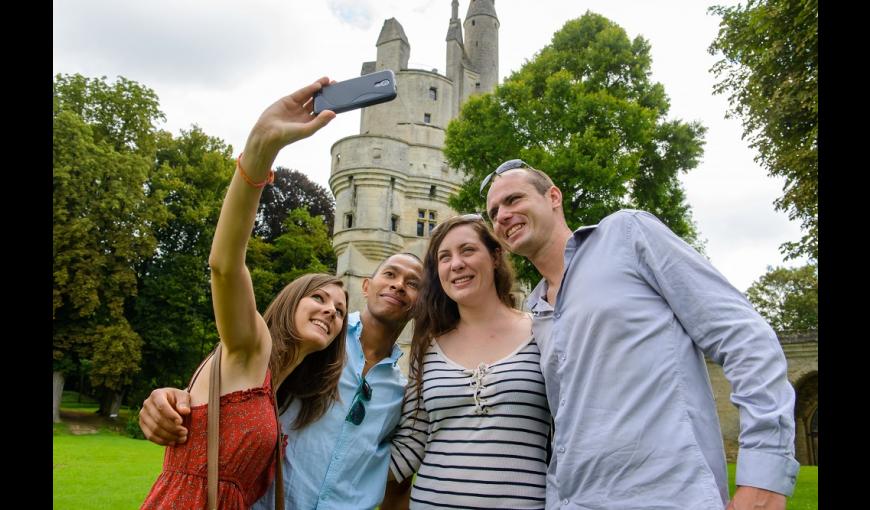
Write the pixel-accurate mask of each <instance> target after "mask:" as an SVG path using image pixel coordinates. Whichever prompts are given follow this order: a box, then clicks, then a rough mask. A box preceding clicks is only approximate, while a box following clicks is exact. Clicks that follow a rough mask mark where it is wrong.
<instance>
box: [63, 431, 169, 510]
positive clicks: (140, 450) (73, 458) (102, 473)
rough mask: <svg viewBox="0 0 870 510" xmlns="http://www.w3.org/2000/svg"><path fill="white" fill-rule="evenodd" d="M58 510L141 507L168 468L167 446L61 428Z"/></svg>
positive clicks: (107, 434) (106, 433) (115, 434)
mask: <svg viewBox="0 0 870 510" xmlns="http://www.w3.org/2000/svg"><path fill="white" fill-rule="evenodd" d="M52 453H53V458H54V462H53V464H54V468H53V469H52V479H53V484H54V485H53V487H54V495H53V500H54V505H53V508H54V509H55V510H62V509H69V510H74V509H90V508H93V509H102V508H106V509H125V508H129V509H135V508H139V506H140V505H141V504H142V501H143V500H144V499H145V496H146V495H147V494H148V491H149V490H150V489H151V485H152V484H153V483H154V480H156V479H157V475H158V474H159V473H160V469H161V467H162V465H163V447H162V446H157V445H156V444H153V443H150V442H148V441H142V440H138V439H131V438H129V437H125V436H122V435H119V434H118V433H116V432H112V431H109V430H103V431H100V432H98V433H96V434H86V435H78V436H74V435H71V434H69V433H68V430H67V429H66V427H65V426H64V425H63V424H59V425H55V435H54V440H53V445H52Z"/></svg>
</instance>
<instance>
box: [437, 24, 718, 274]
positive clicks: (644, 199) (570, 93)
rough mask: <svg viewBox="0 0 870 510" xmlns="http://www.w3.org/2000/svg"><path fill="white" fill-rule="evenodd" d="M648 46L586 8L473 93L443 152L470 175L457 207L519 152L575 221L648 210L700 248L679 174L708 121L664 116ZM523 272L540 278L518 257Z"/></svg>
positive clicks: (467, 203)
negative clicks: (499, 78)
mask: <svg viewBox="0 0 870 510" xmlns="http://www.w3.org/2000/svg"><path fill="white" fill-rule="evenodd" d="M650 63H651V58H650V46H649V43H648V42H647V41H646V40H645V39H644V38H642V37H636V38H635V39H634V40H630V39H629V38H628V36H627V35H626V33H625V30H623V29H622V28H621V27H619V26H618V25H616V24H615V23H613V22H612V21H610V20H608V19H607V18H604V17H603V16H601V15H598V14H595V13H592V12H588V11H587V12H586V14H584V15H583V16H582V17H580V18H578V19H574V20H571V21H568V22H567V23H565V25H564V26H563V27H562V29H561V30H559V31H558V32H556V33H555V34H554V35H553V39H552V41H551V42H550V44H548V45H547V46H545V47H544V48H543V49H542V50H541V51H540V52H538V54H536V55H535V56H534V58H533V59H532V60H530V61H527V62H526V63H525V64H524V65H523V66H522V67H521V68H520V69H519V70H518V71H516V72H514V73H513V74H512V75H511V76H510V77H509V78H508V79H506V80H505V82H504V83H503V84H502V85H501V86H498V87H496V89H495V91H494V92H493V93H490V94H483V95H480V96H475V97H472V98H471V99H469V100H468V101H467V102H466V103H465V105H464V106H463V108H462V110H461V112H460V115H459V117H457V118H456V119H454V120H453V121H452V122H451V123H450V124H449V126H448V128H447V136H446V140H445V147H444V153H445V155H446V156H447V160H448V162H449V163H450V165H451V166H452V167H454V168H459V169H461V170H462V171H464V172H465V173H466V175H467V176H468V179H467V180H466V182H465V184H464V185H463V187H462V189H461V190H460V192H459V193H458V195H457V196H455V197H454V198H453V199H452V200H451V202H450V204H451V206H452V207H453V208H454V209H456V210H458V211H462V212H465V211H482V210H484V208H485V200H484V198H481V197H480V196H479V193H478V188H479V186H480V182H481V180H482V179H483V177H484V176H485V175H486V174H488V173H489V172H491V171H492V170H494V169H495V168H496V166H498V164H499V163H501V162H502V161H505V160H507V159H512V158H521V159H523V160H524V161H526V162H527V163H528V164H530V165H532V166H534V167H535V168H539V169H541V170H544V171H545V172H547V174H548V175H550V177H551V178H552V179H553V182H554V183H555V184H556V185H557V186H558V187H559V188H560V189H561V190H562V192H563V196H564V209H565V216H566V218H567V220H568V224H569V226H572V227H575V228H576V227H579V226H581V225H586V224H593V223H597V222H598V221H599V220H601V219H602V218H603V217H605V216H606V215H608V214H610V213H613V212H615V211H617V210H619V209H622V208H637V209H644V210H647V211H650V212H652V213H653V214H655V215H656V216H658V217H659V218H660V219H661V220H662V221H663V222H664V223H665V224H667V225H668V226H669V227H670V228H671V229H672V230H673V231H674V232H676V233H677V235H680V236H681V237H683V238H684V239H686V240H687V241H688V242H689V243H691V244H693V245H694V246H695V247H696V248H698V249H700V250H703V242H702V241H701V240H700V239H699V235H698V232H697V229H696V227H695V224H694V222H693V221H692V219H691V212H690V207H689V206H688V205H687V204H686V202H685V192H684V190H683V188H682V185H681V183H680V181H679V179H678V177H679V174H680V173H681V172H686V171H688V170H690V169H692V168H694V167H696V166H697V164H698V162H699V160H700V158H701V155H702V154H703V144H704V141H703V135H704V133H705V128H704V127H703V126H701V125H700V124H699V123H698V122H690V123H686V122H683V121H680V120H672V119H667V118H666V115H667V113H668V109H669V103H668V98H667V96H666V94H665V91H664V88H663V87H662V85H661V84H659V83H654V82H652V81H651V80H650V72H651V71H650ZM514 261H515V264H516V265H517V266H518V273H519V275H520V277H521V279H523V280H525V281H528V282H533V281H535V280H537V279H538V278H539V276H538V275H537V272H536V271H535V270H534V268H533V267H532V266H531V264H529V263H528V262H526V261H524V260H522V259H519V258H515V259H514Z"/></svg>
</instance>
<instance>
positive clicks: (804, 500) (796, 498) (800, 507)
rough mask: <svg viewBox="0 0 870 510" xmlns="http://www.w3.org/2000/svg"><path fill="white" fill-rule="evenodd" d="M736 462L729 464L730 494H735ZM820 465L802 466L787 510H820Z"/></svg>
mask: <svg viewBox="0 0 870 510" xmlns="http://www.w3.org/2000/svg"><path fill="white" fill-rule="evenodd" d="M734 469H735V465H734V464H728V481H729V484H728V485H729V494H732V495H733V494H734ZM818 508H819V467H818V466H801V469H800V471H798V479H797V484H796V485H795V489H794V494H792V496H791V497H790V498H788V503H787V504H786V510H818Z"/></svg>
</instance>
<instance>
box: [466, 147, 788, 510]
mask: <svg viewBox="0 0 870 510" xmlns="http://www.w3.org/2000/svg"><path fill="white" fill-rule="evenodd" d="M491 179H492V180H493V183H492V186H491V188H490V189H489V192H488V194H487V212H488V214H489V217H490V218H491V219H492V222H493V228H494V230H495V233H496V236H497V237H498V238H499V239H500V240H502V241H503V242H504V243H505V244H506V245H507V247H508V249H510V250H511V251H512V252H514V253H517V254H519V255H522V256H524V257H526V258H528V259H529V260H530V261H531V262H532V263H533V264H534V265H535V267H536V268H537V269H538V271H539V272H540V273H541V275H543V279H542V280H541V282H540V283H539V284H538V285H537V287H536V288H535V289H534V290H533V291H532V293H531V294H530V296H529V298H528V307H529V310H530V311H531V312H532V314H533V317H534V322H533V331H534V333H535V338H536V340H537V341H538V344H539V345H540V348H541V369H542V372H543V374H544V380H545V382H546V391H547V399H548V402H549V405H550V410H551V412H552V413H553V419H554V423H555V436H554V439H553V457H552V460H551V462H550V465H549V469H548V473H547V508H548V509H553V508H557V507H558V508H582V509H586V510H591V509H602V510H603V509H607V510H628V509H638V508H656V509H674V510H676V509H681V510H685V509H692V510H705V509H710V510H713V509H716V510H721V509H722V508H726V506H727V508H728V509H729V510H742V509H749V508H752V509H762V508H763V509H776V510H784V508H785V502H786V496H790V495H791V493H792V491H793V490H794V484H795V478H796V475H797V470H798V463H797V461H795V459H794V418H793V416H794V390H793V389H792V388H791V385H790V384H789V382H788V379H787V377H786V361H785V356H784V354H783V352H782V348H781V346H780V345H779V342H778V340H777V338H776V336H775V334H774V332H773V330H772V329H771V328H770V326H769V325H768V324H767V323H766V322H765V321H764V320H763V319H762V318H761V316H759V315H758V313H756V312H755V310H754V309H753V308H752V306H751V305H750V304H749V302H748V301H747V300H746V298H745V297H744V296H743V294H741V293H740V292H739V291H738V290H737V289H735V288H734V287H733V286H731V285H730V284H729V283H728V281H727V280H726V279H725V278H724V277H723V276H722V275H721V274H720V273H719V272H717V271H716V270H715V269H714V268H713V267H712V266H711V265H710V263H709V262H708V261H707V260H706V259H705V258H704V257H702V256H701V255H699V254H698V253H697V252H696V251H695V250H694V249H693V248H692V247H690V246H689V245H687V244H686V243H685V242H683V241H682V240H681V239H680V238H679V237H677V236H676V235H675V234H674V233H673V232H672V231H671V230H669V229H668V228H667V227H666V226H665V225H664V224H662V223H661V222H660V221H659V220H658V219H657V218H656V217H655V216H653V215H651V214H649V213H646V212H643V211H632V210H623V211H619V212H617V213H614V214H612V215H610V216H608V217H606V218H604V219H603V220H602V221H601V222H600V223H599V224H598V225H595V226H591V227H582V228H579V229H577V230H576V231H574V232H572V231H571V229H569V228H568V225H567V222H566V220H565V215H564V212H563V210H562V193H561V191H560V190H559V188H557V187H556V186H554V185H553V182H552V180H550V178H549V177H548V176H547V175H546V174H544V173H543V172H540V171H539V170H536V169H533V168H531V167H529V166H528V165H527V164H525V163H524V162H522V161H521V160H511V161H508V162H506V163H504V164H502V165H501V166H500V167H499V168H498V169H496V171H494V172H493V173H492V174H490V176H488V177H487V178H486V179H484V181H483V183H482V185H481V191H483V189H484V187H485V186H486V185H487V183H488V182H489V181H490V180H491ZM704 355H707V356H708V357H710V358H711V359H712V360H713V361H714V362H716V363H718V364H719V365H721V366H722V367H723V370H724V373H725V376H726V377H727V379H728V380H729V382H730V383H731V387H732V393H731V401H732V402H733V403H734V404H735V405H737V407H738V408H739V411H740V436H739V444H740V449H739V453H738V458H737V475H736V484H737V486H738V487H737V490H736V492H735V494H734V498H733V499H732V500H731V501H730V503H729V501H728V475H727V471H726V463H725V454H724V448H723V444H722V436H721V431H720V427H719V421H718V416H717V414H716V404H715V401H714V398H713V393H712V389H711V386H710V382H709V377H708V375H707V369H706V364H705V361H704Z"/></svg>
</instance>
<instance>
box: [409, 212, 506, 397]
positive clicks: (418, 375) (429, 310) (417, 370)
mask: <svg viewBox="0 0 870 510" xmlns="http://www.w3.org/2000/svg"><path fill="white" fill-rule="evenodd" d="M462 225H468V226H470V227H471V228H472V229H474V231H475V232H476V233H477V236H478V237H479V238H480V241H481V242H482V243H483V245H484V246H486V249H487V251H489V254H490V256H492V258H493V261H494V265H495V268H494V274H493V280H494V283H495V291H496V294H497V295H498V299H499V301H501V302H502V303H504V304H505V305H506V306H509V307H511V308H516V303H515V302H514V298H513V295H512V294H511V289H512V288H513V285H514V272H513V269H512V268H511V265H510V262H508V258H507V250H505V248H504V247H503V246H502V244H501V243H500V242H499V241H498V239H496V237H495V235H494V234H493V233H492V231H491V230H490V229H489V227H488V226H487V225H486V223H485V222H484V221H483V218H482V217H481V216H480V215H476V214H473V215H470V214H466V215H462V216H454V217H452V218H449V219H447V220H445V221H444V222H443V223H441V224H439V225H438V227H436V228H435V230H433V231H432V237H431V239H429V246H428V247H427V248H426V256H425V258H424V259H423V284H422V285H421V287H420V292H419V294H418V296H417V304H416V305H415V306H414V311H413V319H414V334H413V336H412V337H411V358H410V363H409V369H408V372H409V375H410V378H411V384H414V385H415V386H416V390H417V392H416V393H417V400H418V402H419V401H420V400H421V399H422V395H423V356H425V355H426V351H427V350H428V349H429V345H430V344H431V342H432V340H433V339H434V338H437V337H439V336H441V335H443V334H445V333H447V332H448V331H450V330H452V329H453V328H455V327H456V324H457V323H459V306H457V304H456V301H453V300H452V299H450V297H449V296H448V295H447V293H446V292H444V288H442V287H441V280H440V278H439V277H438V248H439V247H440V246H441V242H442V241H444V237H446V236H447V234H448V233H449V232H450V231H451V230H453V229H454V228H456V227H459V226H462Z"/></svg>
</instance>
